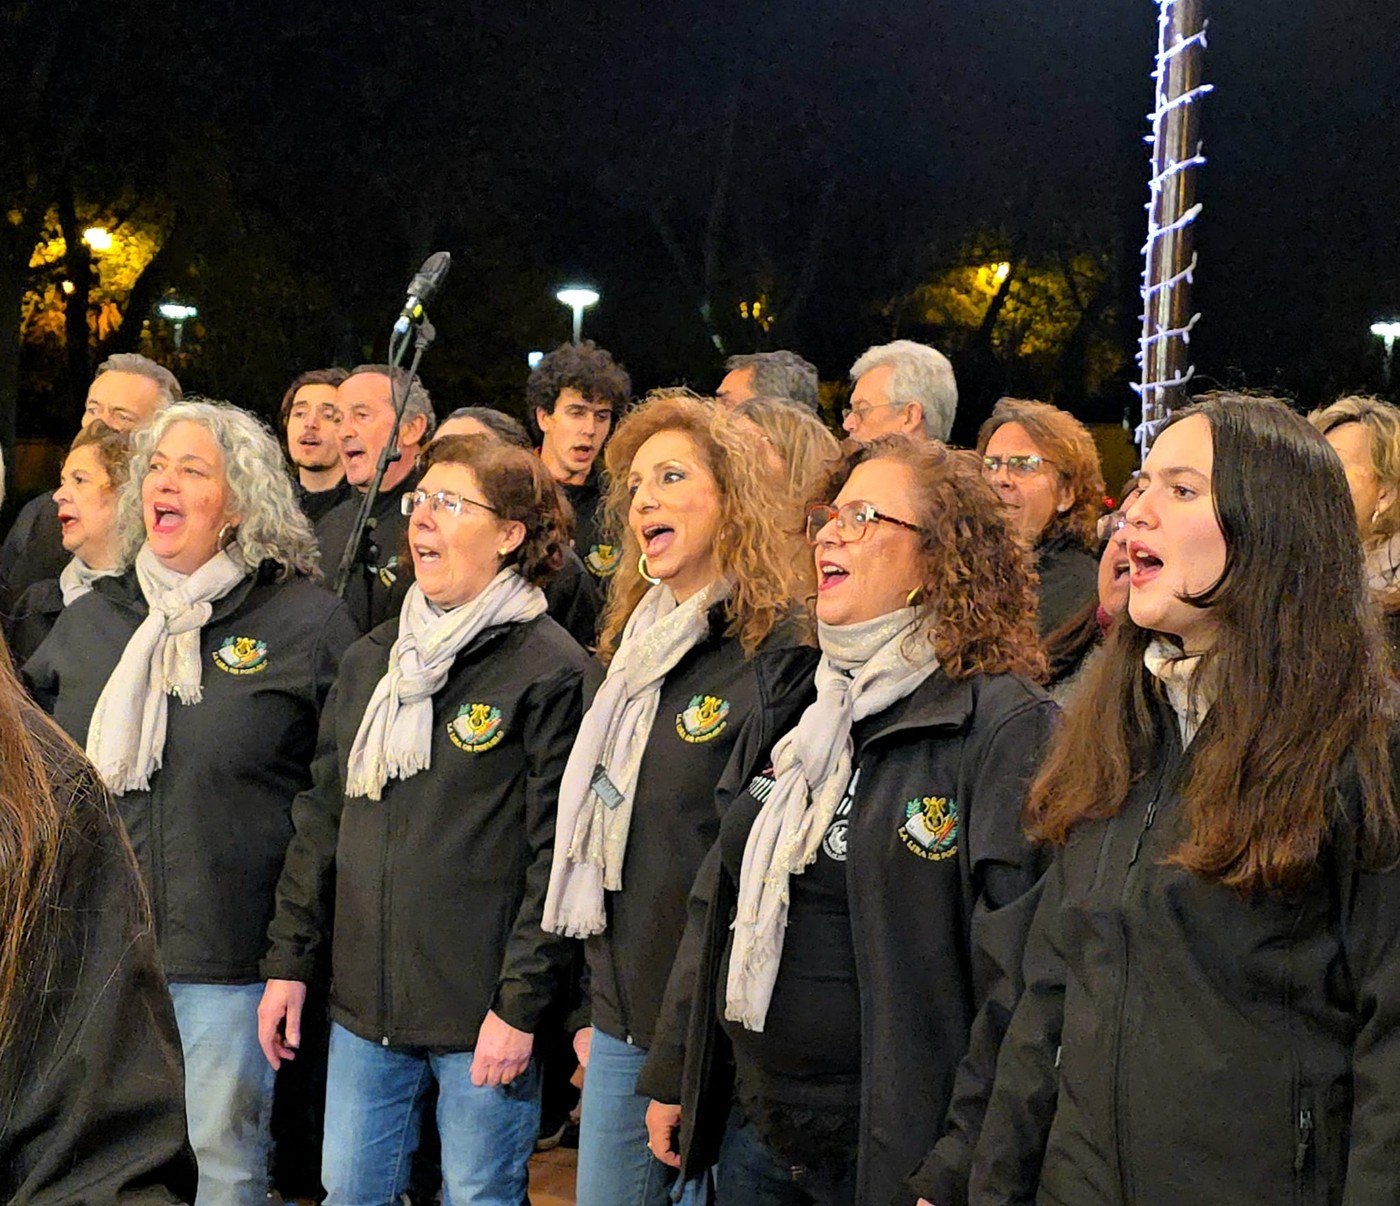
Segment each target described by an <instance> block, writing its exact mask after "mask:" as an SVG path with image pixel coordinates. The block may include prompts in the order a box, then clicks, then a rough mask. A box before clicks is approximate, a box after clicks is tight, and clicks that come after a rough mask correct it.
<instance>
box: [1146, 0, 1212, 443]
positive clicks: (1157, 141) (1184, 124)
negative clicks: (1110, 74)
mask: <svg viewBox="0 0 1400 1206" xmlns="http://www.w3.org/2000/svg"><path fill="white" fill-rule="evenodd" d="M1203 8H1204V0H1157V66H1156V70H1155V71H1154V72H1153V73H1152V78H1153V81H1154V83H1155V85H1156V96H1155V100H1156V104H1155V107H1154V110H1153V112H1152V114H1151V120H1152V134H1151V135H1150V136H1149V138H1148V142H1149V143H1150V144H1151V146H1152V160H1151V162H1152V176H1151V179H1150V180H1149V182H1148V194H1149V195H1148V202H1147V242H1146V243H1145V244H1144V245H1143V249H1142V252H1143V273H1142V336H1141V339H1140V341H1139V347H1138V365H1139V367H1140V370H1141V377H1140V381H1139V384H1138V385H1136V386H1135V387H1134V388H1135V389H1136V390H1137V392H1138V394H1139V396H1140V397H1141V399H1142V423H1141V425H1140V426H1139V427H1138V431H1137V440H1138V444H1139V445H1140V446H1141V448H1142V455H1143V456H1146V455H1147V451H1148V449H1149V448H1150V447H1151V446H1152V440H1153V437H1154V436H1155V435H1156V434H1157V432H1158V430H1159V429H1160V428H1161V426H1162V424H1163V423H1165V422H1166V420H1167V418H1168V417H1169V416H1170V415H1171V412H1172V408H1173V407H1174V406H1176V405H1177V404H1178V403H1179V402H1180V401H1181V399H1182V397H1183V395H1184V390H1185V386H1186V383H1187V382H1188V381H1190V380H1191V378H1192V376H1193V375H1194V374H1195V366H1194V365H1192V364H1191V363H1190V347H1189V345H1190V342H1191V331H1192V328H1194V327H1195V325H1196V323H1197V322H1198V321H1199V319H1200V315H1199V314H1198V313H1195V312H1194V311H1193V310H1192V307H1191V284H1192V275H1193V273H1194V271H1195V268H1196V262H1197V261H1196V250H1195V241H1196V240H1195V230H1194V223H1195V221H1196V218H1197V217H1198V216H1199V215H1200V212H1201V206H1200V204H1199V203H1198V202H1197V201H1196V176H1197V173H1198V171H1199V169H1200V167H1201V165H1202V164H1204V163H1205V156H1204V155H1202V154H1201V118H1200V106H1199V105H1197V104H1196V101H1198V100H1199V99H1200V98H1201V97H1202V96H1204V95H1205V94H1206V93H1207V92H1210V91H1211V85H1210V84H1204V83H1202V82H1201V74H1202V67H1203V60H1204V58H1205V49H1206V25H1207V22H1206V21H1205V19H1204V17H1203V11H1202V10H1203Z"/></svg>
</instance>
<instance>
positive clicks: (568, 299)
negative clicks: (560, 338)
mask: <svg viewBox="0 0 1400 1206" xmlns="http://www.w3.org/2000/svg"><path fill="white" fill-rule="evenodd" d="M554 296H555V297H557V298H558V299H559V300H560V301H561V302H563V303H564V304H565V305H566V306H568V307H569V309H571V310H572V311H573V312H574V342H575V343H578V342H579V340H581V339H582V338H583V312H584V310H586V309H587V308H588V307H589V306H592V305H596V304H597V302H598V290H596V289H590V288H589V287H588V286H587V285H567V286H565V287H564V288H563V289H560V290H559V292H558V293H556V294H555V295H554Z"/></svg>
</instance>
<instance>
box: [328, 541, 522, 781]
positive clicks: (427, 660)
mask: <svg viewBox="0 0 1400 1206" xmlns="http://www.w3.org/2000/svg"><path fill="white" fill-rule="evenodd" d="M544 610H545V599H544V591H542V590H540V588H539V587H537V586H531V585H530V584H529V583H528V582H526V581H525V579H524V578H522V577H521V576H520V575H519V574H518V573H516V571H515V570H514V569H510V568H507V569H503V570H501V572H500V573H498V574H497V575H496V576H495V577H494V578H493V579H492V580H491V581H490V582H489V583H488V584H487V586H486V589H485V590H483V591H482V592H481V593H480V594H479V595H477V596H476V598H475V599H472V600H470V601H469V602H467V603H463V604H462V605H461V606H460V607H454V608H452V609H451V610H450V611H443V610H442V609H441V608H440V607H438V606H437V605H436V604H434V603H430V602H429V601H428V597H427V596H426V595H425V594H424V593H423V588H422V587H420V586H419V585H418V584H417V583H416V582H415V583H414V584H413V585H412V586H410V587H409V588H408V595H407V596H406V597H405V598H404V601H403V608H402V610H401V611H400V612H399V635H398V638H397V639H396V640H395V641H394V647H393V648H392V649H390V650H389V668H388V669H387V670H386V671H385V672H384V675H383V677H382V678H381V679H380V680H379V682H378V683H376V684H375V688H374V691H373V693H372V694H371V695H370V697H369V703H368V704H367V705H366V707H365V714H364V716H363V717H362V718H361V720H360V728H359V731H358V732H356V734H355V741H354V744H353V745H352V746H351V747H350V761H349V766H348V771H347V775H346V781H345V794H346V795H347V796H368V797H369V798H370V799H371V800H378V799H379V798H380V796H381V794H382V793H383V791H384V785H385V783H387V782H388V781H389V780H390V779H407V778H409V777H410V776H412V775H416V774H417V773H418V772H419V771H421V770H427V769H428V767H429V765H430V764H431V762H432V751H433V696H434V695H436V694H437V693H438V691H439V690H441V689H442V685H443V683H445V682H446V681H447V675H448V673H449V671H451V669H452V665H453V663H454V662H455V661H456V660H457V655H458V654H459V653H460V652H461V651H462V650H463V649H465V648H466V647H467V645H468V644H470V643H471V641H472V639H473V638H474V637H475V636H476V635H477V633H479V632H482V631H484V630H485V629H487V628H493V627H495V626H496V625H498V624H519V623H523V622H525V621H526V620H533V619H534V618H535V617H536V616H540V615H543V614H544Z"/></svg>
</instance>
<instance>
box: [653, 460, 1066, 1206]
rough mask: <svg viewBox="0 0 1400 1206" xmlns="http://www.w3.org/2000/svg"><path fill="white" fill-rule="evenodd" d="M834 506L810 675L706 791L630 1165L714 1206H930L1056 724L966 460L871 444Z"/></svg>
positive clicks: (957, 1188) (944, 1192) (980, 481)
mask: <svg viewBox="0 0 1400 1206" xmlns="http://www.w3.org/2000/svg"><path fill="white" fill-rule="evenodd" d="M827 497H828V498H832V500H833V501H832V503H831V504H830V505H822V506H817V507H814V508H812V510H811V511H810V512H809V515H808V522H807V537H808V540H809V542H810V543H811V544H812V546H813V554H814V556H813V566H812V568H813V571H814V573H815V577H816V604H815V611H816V617H817V620H818V623H819V641H820V645H821V652H822V657H821V661H820V663H819V665H818V668H817V671H816V676H815V680H814V682H813V683H812V685H811V688H810V690H809V691H808V692H806V693H805V694H804V695H803V696H802V697H801V698H799V699H797V700H795V701H793V702H792V703H790V704H789V706H788V707H787V708H786V709H785V712H784V714H783V715H781V716H775V717H772V718H771V722H770V723H766V724H765V725H764V726H763V728H764V730H765V731H767V732H771V733H775V734H782V736H780V737H779V738H778V740H777V741H776V743H775V744H772V745H771V746H769V747H768V748H766V749H763V750H756V751H754V752H753V755H752V756H751V757H750V758H749V759H748V761H747V762H746V763H742V764H741V763H740V762H739V761H738V760H737V759H736V761H735V762H733V763H731V766H730V770H729V773H728V775H727V780H728V781H729V782H728V783H727V786H726V785H722V787H721V791H725V790H732V791H733V792H734V795H735V797H736V798H735V802H734V803H733V805H732V806H731V807H730V809H729V810H728V812H727V813H726V814H725V816H724V819H723V820H722V821H721V824H720V838H719V842H718V845H717V846H716V848H715V850H714V851H713V852H712V854H711V857H710V858H709V859H708V860H707V863H706V865H705V866H704V867H703V868H702V869H701V872H700V875H699V877H698V879H697V882H696V889H695V892H694V894H693V900H692V909H691V920H690V925H689V928H688V930H687V933H686V937H685V941H684V943H683V944H682V947H681V956H680V958H679V959H678V961H677V965H676V966H675V967H674V968H673V970H672V975H671V984H670V987H669V989H668V1000H667V1008H665V1009H663V1011H662V1016H663V1017H667V1016H674V1015H675V1014H677V1013H680V1012H682V1011H681V1010H679V1009H677V1008H676V1006H677V1002H678V1000H684V1001H685V1003H686V1004H687V1005H688V1010H687V1011H685V1012H686V1014H687V1016H688V1022H687V1023H686V1024H685V1025H676V1026H674V1027H673V1028H672V1029H671V1031H670V1032H669V1033H666V1034H664V1035H659V1036H658V1037H657V1040H656V1043H655V1046H654V1047H653V1050H652V1053H651V1057H650V1060H649V1064H648V1067H647V1068H646V1069H645V1071H644V1074H643V1078H642V1082H641V1083H642V1087H644V1088H645V1089H646V1090H647V1091H649V1092H650V1093H651V1095H652V1097H653V1098H654V1099H655V1100H654V1102H653V1105H652V1107H651V1111H650V1118H649V1120H650V1122H651V1123H652V1126H653V1132H652V1138H651V1142H652V1147H653V1150H669V1151H670V1152H671V1156H670V1158H671V1160H672V1161H673V1162H678V1163H683V1164H684V1166H685V1171H686V1174H687V1175H689V1174H690V1173H692V1172H695V1171H698V1170H699V1169H701V1168H703V1167H705V1166H707V1165H710V1164H713V1165H714V1166H715V1184H716V1191H717V1196H718V1200H719V1201H720V1202H743V1203H745V1204H746V1206H789V1204H791V1206H808V1204H820V1206H837V1204H852V1203H856V1202H861V1203H876V1202H878V1203H882V1204H883V1203H889V1202H897V1201H907V1203H908V1206H914V1203H915V1202H916V1201H918V1200H921V1199H928V1200H932V1201H935V1202H947V1201H952V1200H955V1198H956V1197H957V1196H958V1195H960V1193H961V1186H962V1184H963V1183H964V1181H965V1178H966V1172H967V1166H968V1162H969V1159H970V1154H971V1145H972V1143H973V1142H975V1139H976V1134H977V1130H978V1127H979V1120H980V1109H979V1108H978V1106H977V1104H976V1103H977V1102H979V1101H980V1100H981V1095H982V1091H983V1089H984V1088H985V1086H983V1085H980V1084H979V1083H977V1082H976V1080H975V1078H973V1077H971V1076H965V1077H964V1078H963V1079H962V1080H957V1078H956V1073H957V1069H958V1066H959V1063H960V1062H961V1061H962V1059H963V1057H964V1055H965V1053H966V1052H967V1051H968V1048H969V1044H970V1042H972V1041H973V1036H974V1034H976V1035H977V1036H979V1037H978V1041H979V1042H980V1041H982V1040H985V1041H986V1042H987V1043H988V1044H990V1045H991V1047H992V1048H993V1049H994V1047H995V1043H996V1040H997V1036H998V1035H999V1034H1000V1031H1001V1022H1000V1020H999V1019H1002V1018H1004V1017H1005V1011H1006V1009H1007V1007H1008V1006H1009V1004H1010V1003H1011V1001H1012V1000H1013V998H1014V985H1013V984H1012V982H1011V977H1012V976H1013V975H1014V972H1015V969H1016V968H1017V967H1018V965H1019V955H1020V949H1021V943H1022V935H1023V933H1024V930H1025V923H1026V922H1027V920H1028V911H1029V910H1028V907H1027V905H1026V903H1025V902H1024V901H1023V899H1022V898H1023V894H1024V893H1026V891H1027V890H1028V889H1029V888H1030V887H1031V886H1032V885H1033V884H1034V883H1035V880H1036V878H1037V874H1038V871H1039V869H1040V868H1039V864H1038V861H1037V858H1036V856H1035V853H1034V852H1033V850H1032V849H1031V847H1030V846H1029V845H1028V844H1027V842H1026V841H1025V839H1024V837H1023V836H1022V834H1021V826H1020V814H1021V809H1022V806H1023V804H1024V802H1025V795H1026V787H1027V783H1028V781H1029V778H1030V776H1031V774H1032V772H1033V770H1034V768H1035V766H1036V763H1037V761H1038V759H1039V753H1040V750H1041V748H1042V746H1043V745H1044V743H1045V741H1046V738H1047V735H1048V733H1049V729H1050V726H1051V722H1052V717H1053V715H1054V712H1055V705H1054V704H1053V703H1051V702H1050V700H1049V699H1048V698H1047V697H1046V696H1045V694H1044V693H1043V692H1042V691H1041V690H1040V689H1039V688H1038V687H1037V686H1035V684H1034V683H1033V682H1032V681H1030V680H1031V678H1033V677H1034V676H1036V675H1038V674H1040V673H1041V672H1042V670H1043V658H1042V655H1041V653H1040V650H1039V647H1038V644H1037V637H1036V631H1035V621H1034V618H1033V617H1034V614H1035V613H1034V605H1033V600H1032V587H1031V582H1030V574H1029V571H1028V567H1027V564H1026V562H1027V558H1028V554H1027V553H1026V551H1025V550H1024V548H1023V547H1022V546H1021V545H1020V544H1019V543H1018V542H1017V540H1016V538H1015V535H1014V533H1013V531H1012V529H1011V526H1010V525H1009V524H1008V522H1007V520H1006V517H1005V515H1004V512H1003V509H1002V508H1001V507H1000V506H999V505H998V502H997V499H996V496H995V494H994V493H993V490H992V488H991V486H990V485H988V484H987V482H986V481H985V480H984V478H983V474H982V466H981V462H980V460H979V459H978V458H977V457H976V456H974V455H972V454H971V453H966V452H950V451H949V450H948V449H947V448H946V447H945V446H944V445H942V444H940V443H938V442H936V441H935V442H929V441H923V442H917V443H916V442H913V441H910V440H908V439H906V438H904V437H900V436H893V437H886V438H883V439H879V440H875V441H874V442H872V443H870V444H866V445H863V446H861V447H860V448H858V449H856V450H854V451H852V452H851V453H850V454H849V455H848V456H847V458H846V460H845V461H844V462H843V463H842V464H841V465H840V466H839V467H838V469H837V471H836V473H835V476H834V478H833V480H832V481H831V482H830V483H829V487H828V492H827ZM731 922H732V926H731ZM974 1022H976V1023H977V1025H976V1027H975V1028H974ZM978 1062H979V1064H981V1066H983V1067H986V1066H990V1061H989V1060H988V1059H987V1057H986V1053H985V1051H984V1052H983V1053H982V1057H981V1058H980V1059H979V1061H978ZM668 1081H669V1083H667V1082H668ZM955 1082H956V1083H955ZM668 1102H669V1103H674V1102H680V1103H681V1109H680V1116H679V1126H678V1128H677V1126H676V1110H675V1106H674V1105H667V1104H664V1103H668ZM950 1106H951V1107H952V1109H951V1111H950ZM677 1129H678V1131H679V1134H678V1135H677V1134H675V1133H674V1132H675V1131H676V1130H677Z"/></svg>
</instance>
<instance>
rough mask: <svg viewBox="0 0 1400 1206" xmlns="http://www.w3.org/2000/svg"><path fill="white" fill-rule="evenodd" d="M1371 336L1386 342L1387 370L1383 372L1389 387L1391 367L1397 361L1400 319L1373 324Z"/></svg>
mask: <svg viewBox="0 0 1400 1206" xmlns="http://www.w3.org/2000/svg"><path fill="white" fill-rule="evenodd" d="M1371 334H1372V335H1376V336H1378V337H1379V338H1381V339H1383V340H1385V368H1384V370H1383V371H1382V372H1383V376H1384V378H1385V383H1386V385H1389V384H1390V367H1391V364H1392V363H1393V362H1394V360H1395V341H1396V339H1397V338H1400V319H1394V318H1391V319H1387V320H1386V321H1385V322H1373V323H1372V324H1371Z"/></svg>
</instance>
